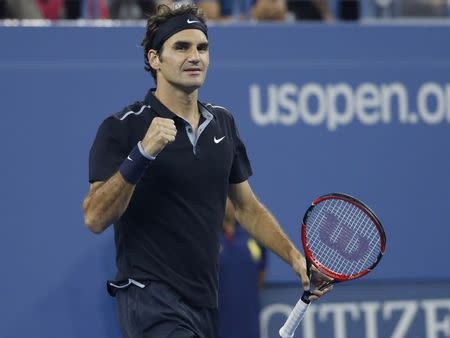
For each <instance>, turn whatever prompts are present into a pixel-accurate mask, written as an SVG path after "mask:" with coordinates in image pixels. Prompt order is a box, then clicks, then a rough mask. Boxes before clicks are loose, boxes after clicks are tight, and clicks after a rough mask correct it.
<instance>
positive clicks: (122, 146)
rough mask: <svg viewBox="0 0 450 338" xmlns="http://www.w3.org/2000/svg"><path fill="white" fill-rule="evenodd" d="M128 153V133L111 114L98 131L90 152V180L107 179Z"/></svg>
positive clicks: (91, 181)
mask: <svg viewBox="0 0 450 338" xmlns="http://www.w3.org/2000/svg"><path fill="white" fill-rule="evenodd" d="M126 155H127V147H126V134H125V131H124V130H123V128H122V127H121V123H120V121H118V120H117V119H116V118H115V117H114V116H111V117H109V118H107V119H106V120H104V121H103V123H102V124H101V125H100V127H99V128H98V131H97V135H96V136H95V140H94V143H93V144H92V147H91V151H90V153H89V182H90V183H93V182H97V181H106V180H108V179H109V178H110V177H111V176H112V175H113V174H114V173H115V172H116V171H117V170H118V169H119V166H120V164H121V163H122V162H123V161H124V159H125V157H126Z"/></svg>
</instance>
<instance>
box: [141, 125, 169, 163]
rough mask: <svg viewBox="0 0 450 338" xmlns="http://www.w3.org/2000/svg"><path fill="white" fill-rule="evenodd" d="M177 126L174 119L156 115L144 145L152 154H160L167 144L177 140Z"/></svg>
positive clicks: (148, 152)
mask: <svg viewBox="0 0 450 338" xmlns="http://www.w3.org/2000/svg"><path fill="white" fill-rule="evenodd" d="M176 135H177V128H176V127H175V122H174V121H173V120H172V119H165V118H162V117H155V118H154V119H153V121H152V123H150V127H148V130H147V133H146V134H145V136H144V139H143V140H142V147H143V148H144V150H145V152H146V153H147V154H149V155H150V156H156V155H158V154H159V153H160V152H161V151H162V150H163V149H164V148H165V146H166V145H167V144H169V143H171V142H173V141H175V136H176Z"/></svg>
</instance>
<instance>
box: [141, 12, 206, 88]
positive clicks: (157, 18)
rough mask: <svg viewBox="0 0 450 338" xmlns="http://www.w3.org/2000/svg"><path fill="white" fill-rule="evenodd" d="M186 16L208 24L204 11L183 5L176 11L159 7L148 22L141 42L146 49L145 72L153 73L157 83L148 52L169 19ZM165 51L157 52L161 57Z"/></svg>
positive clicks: (161, 49)
mask: <svg viewBox="0 0 450 338" xmlns="http://www.w3.org/2000/svg"><path fill="white" fill-rule="evenodd" d="M185 14H191V15H193V16H195V17H196V18H197V19H198V20H200V21H201V22H203V23H204V24H206V17H205V15H204V14H203V11H202V10H201V9H200V8H198V7H197V6H195V5H182V6H180V7H177V8H175V9H171V8H170V7H169V6H167V5H159V6H158V7H157V8H156V12H155V14H153V15H152V16H151V17H150V18H149V19H148V20H147V29H146V32H145V36H144V39H143V40H142V42H141V46H142V47H143V48H144V60H145V67H144V68H145V70H146V71H147V72H151V74H152V76H153V78H154V79H155V81H156V71H155V70H154V69H153V68H152V67H151V66H150V63H149V62H148V58H147V55H148V52H149V50H150V49H152V48H151V45H152V42H153V39H154V38H155V33H156V31H157V30H158V28H159V26H160V25H161V24H163V23H164V22H166V21H167V20H168V19H170V18H173V17H174V16H178V15H185ZM162 51H163V47H162V46H161V48H160V49H159V50H158V51H157V53H158V54H159V55H161V53H162Z"/></svg>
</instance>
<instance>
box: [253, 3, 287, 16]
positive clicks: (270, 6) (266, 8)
mask: <svg viewBox="0 0 450 338" xmlns="http://www.w3.org/2000/svg"><path fill="white" fill-rule="evenodd" d="M286 14H287V6H286V2H285V0H257V1H256V4H255V6H254V7H253V11H252V17H253V18H254V19H256V20H258V21H283V20H285V19H286Z"/></svg>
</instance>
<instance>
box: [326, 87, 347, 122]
mask: <svg viewBox="0 0 450 338" xmlns="http://www.w3.org/2000/svg"><path fill="white" fill-rule="evenodd" d="M340 96H341V97H342V99H343V101H344V104H343V106H344V108H343V109H342V112H339V111H338V106H339V105H338V98H339V97H340ZM327 97H328V101H327V102H328V120H327V127H328V129H329V130H336V128H337V127H338V126H340V125H341V126H343V125H346V124H349V123H350V122H351V121H352V119H353V112H354V104H353V92H352V88H351V87H350V86H349V85H348V84H346V83H338V84H337V85H334V86H327Z"/></svg>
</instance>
